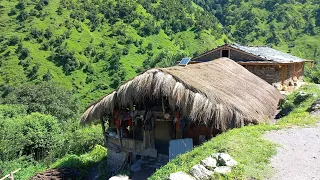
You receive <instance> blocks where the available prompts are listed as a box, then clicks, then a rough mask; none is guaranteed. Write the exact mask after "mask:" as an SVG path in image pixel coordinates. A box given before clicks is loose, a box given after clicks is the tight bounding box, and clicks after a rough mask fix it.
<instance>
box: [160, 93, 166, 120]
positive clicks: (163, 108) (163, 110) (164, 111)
mask: <svg viewBox="0 0 320 180" xmlns="http://www.w3.org/2000/svg"><path fill="white" fill-rule="evenodd" d="M161 104H162V112H163V117H164V115H165V114H166V109H165V107H164V99H163V97H161Z"/></svg>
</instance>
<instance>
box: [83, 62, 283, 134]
mask: <svg viewBox="0 0 320 180" xmlns="http://www.w3.org/2000/svg"><path fill="white" fill-rule="evenodd" d="M146 97H150V98H151V99H157V98H161V97H167V98H168V100H169V104H170V106H171V107H174V108H179V109H180V111H181V113H182V115H183V116H185V117H189V118H190V119H191V120H192V121H196V122H198V123H203V124H210V125H213V126H214V127H215V128H217V129H220V130H226V129H228V128H232V127H241V126H243V125H245V124H249V123H254V124H257V123H259V122H262V121H265V120H266V119H267V118H269V117H270V116H273V115H274V114H275V111H276V108H277V105H278V102H279V99H281V98H282V95H281V94H280V93H279V92H278V90H276V89H275V88H274V87H273V86H271V85H269V84H268V83H267V82H265V81H264V80H262V79H260V78H259V77H257V76H255V75H254V74H252V73H251V72H249V71H248V70H246V69H245V68H243V67H242V66H240V65H239V64H237V63H236V62H234V61H232V60H230V59H227V58H221V59H217V60H215V61H210V62H206V63H199V64H191V65H188V66H186V67H181V66H174V67H169V68H159V69H151V70H148V71H146V72H144V73H142V74H140V75H138V76H136V77H135V78H133V79H132V80H130V81H128V82H126V83H125V84H123V85H122V86H120V88H119V89H117V90H116V91H114V92H113V93H111V94H109V95H108V96H105V97H104V98H102V99H101V100H99V101H98V102H96V103H95V104H93V105H91V106H90V107H89V108H88V109H87V110H86V111H85V113H84V114H83V116H82V118H81V121H82V122H91V121H92V120H94V119H99V118H100V117H103V116H105V115H106V114H110V113H112V112H113V108H114V107H115V106H116V105H118V106H121V107H128V106H129V105H130V104H139V103H142V101H143V100H144V99H145V98H146Z"/></svg>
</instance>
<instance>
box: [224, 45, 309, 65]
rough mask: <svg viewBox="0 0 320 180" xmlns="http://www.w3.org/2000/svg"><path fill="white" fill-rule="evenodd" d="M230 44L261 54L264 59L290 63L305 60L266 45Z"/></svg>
mask: <svg viewBox="0 0 320 180" xmlns="http://www.w3.org/2000/svg"><path fill="white" fill-rule="evenodd" d="M229 46H231V47H233V48H235V49H239V50H242V51H245V52H247V53H250V54H253V55H256V56H259V57H261V58H263V59H266V60H269V61H276V62H279V63H288V62H303V61H304V60H303V59H301V58H299V57H296V56H293V55H290V54H287V53H283V52H281V51H278V50H275V49H273V48H270V47H266V46H242V45H239V44H230V45H229Z"/></svg>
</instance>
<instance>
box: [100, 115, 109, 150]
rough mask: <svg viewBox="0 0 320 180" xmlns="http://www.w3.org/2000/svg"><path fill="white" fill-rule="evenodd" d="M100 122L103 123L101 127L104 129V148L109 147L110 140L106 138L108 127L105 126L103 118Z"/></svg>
mask: <svg viewBox="0 0 320 180" xmlns="http://www.w3.org/2000/svg"><path fill="white" fill-rule="evenodd" d="M100 122H101V127H102V135H103V139H104V146H105V147H107V144H108V139H107V137H106V127H105V125H104V123H105V121H104V120H103V118H102V117H101V118H100Z"/></svg>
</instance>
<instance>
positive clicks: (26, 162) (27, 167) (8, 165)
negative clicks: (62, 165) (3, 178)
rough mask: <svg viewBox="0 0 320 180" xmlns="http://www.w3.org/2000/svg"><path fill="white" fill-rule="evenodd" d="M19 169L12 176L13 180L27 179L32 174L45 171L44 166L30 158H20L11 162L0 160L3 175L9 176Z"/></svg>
mask: <svg viewBox="0 0 320 180" xmlns="http://www.w3.org/2000/svg"><path fill="white" fill-rule="evenodd" d="M19 168H21V170H20V171H19V172H18V173H16V174H14V178H15V179H29V178H30V177H32V176H33V175H34V174H36V173H38V172H40V171H43V170H45V168H46V166H45V165H44V164H43V163H41V162H37V161H35V160H33V159H32V158H30V157H25V156H23V157H20V158H17V159H14V160H11V161H1V160H0V169H1V170H2V171H3V172H2V173H3V175H6V174H9V173H10V172H12V171H15V170H17V169H19Z"/></svg>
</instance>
